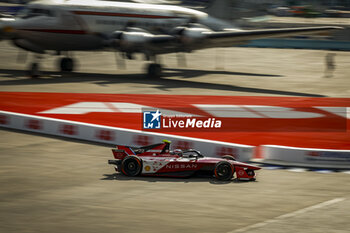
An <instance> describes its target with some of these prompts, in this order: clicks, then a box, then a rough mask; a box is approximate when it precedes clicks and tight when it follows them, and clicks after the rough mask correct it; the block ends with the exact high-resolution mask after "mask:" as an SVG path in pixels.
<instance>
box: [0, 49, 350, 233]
mask: <svg viewBox="0 0 350 233" xmlns="http://www.w3.org/2000/svg"><path fill="white" fill-rule="evenodd" d="M216 51H218V52H220V51H221V52H222V53H223V55H221V58H220V56H219V57H217V58H216V53H217V52H216ZM17 52H18V50H17V49H14V48H12V47H10V46H8V45H7V44H6V42H1V43H0V61H1V63H0V91H29V92H91V93H152V94H207V95H260V96H262V95H269V96H271V95H275V96H320V97H321V96H330V97H349V96H350V89H349V86H350V79H349V77H350V70H349V69H348V68H349V66H350V57H349V53H346V52H331V53H335V54H336V56H335V62H336V70H335V72H334V73H333V74H332V77H330V78H325V72H324V71H325V56H326V54H327V53H328V52H327V51H312V50H289V49H288V50H287V49H286V50H283V49H252V48H249V49H247V48H229V49H218V50H204V51H199V52H197V53H194V54H190V55H188V56H187V67H181V68H178V67H177V64H176V56H175V55H164V56H162V57H161V60H162V62H163V64H164V66H165V68H166V70H165V74H164V77H163V78H162V79H159V80H149V79H146V78H145V77H144V74H143V65H144V64H143V62H141V61H138V60H137V61H127V68H128V69H117V67H116V65H115V58H114V55H113V54H111V53H100V52H99V53H76V54H74V57H76V58H77V59H78V60H79V68H78V70H77V71H76V72H75V73H73V74H64V75H61V74H60V73H58V72H56V67H55V62H56V60H55V58H54V57H49V56H48V57H47V58H46V57H45V58H44V59H43V63H42V68H43V70H45V72H44V73H43V76H42V78H40V79H29V78H28V77H26V75H25V69H26V67H27V66H28V64H25V62H24V61H21V62H20V63H16V60H17ZM30 59H31V57H30V56H28V62H29V61H30ZM217 66H218V67H217ZM216 68H218V69H216ZM111 158H112V153H111V151H110V149H109V147H106V146H103V145H99V144H87V143H84V142H81V141H72V140H64V139H62V138H52V137H46V136H40V135H35V134H27V133H21V132H16V131H8V130H1V131H0V159H1V160H0V161H1V163H0V174H1V175H0V187H1V189H0V232H1V233H2V232H4V233H5V232H6V233H12V232H16V233H18V232H21V233H22V232H53V233H56V232H57V233H59V232H77V233H80V232H84V233H89V232H104V233H108V232H169V233H172V232H349V229H350V221H349V217H348V213H349V212H350V186H349V185H348V184H349V181H350V174H346V173H342V172H339V173H318V172H296V171H298V170H295V171H288V170H268V169H263V170H260V171H259V172H258V177H257V181H256V182H248V183H247V182H235V181H232V182H218V181H216V180H215V179H213V178H193V179H170V178H149V177H148V178H146V177H136V178H128V177H125V176H122V175H119V174H116V173H115V172H114V169H113V167H112V166H110V165H108V164H107V160H108V159H111Z"/></svg>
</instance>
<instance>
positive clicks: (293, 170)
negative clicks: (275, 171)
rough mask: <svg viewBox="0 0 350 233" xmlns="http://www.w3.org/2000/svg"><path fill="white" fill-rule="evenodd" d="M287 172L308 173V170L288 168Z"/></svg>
mask: <svg viewBox="0 0 350 233" xmlns="http://www.w3.org/2000/svg"><path fill="white" fill-rule="evenodd" d="M286 170H287V171H290V172H306V171H307V169H305V168H288V169H286Z"/></svg>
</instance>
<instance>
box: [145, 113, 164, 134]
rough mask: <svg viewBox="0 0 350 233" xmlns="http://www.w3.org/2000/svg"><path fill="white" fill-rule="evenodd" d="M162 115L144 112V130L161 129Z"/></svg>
mask: <svg viewBox="0 0 350 233" xmlns="http://www.w3.org/2000/svg"><path fill="white" fill-rule="evenodd" d="M161 119H162V113H161V112H160V111H159V110H157V111H145V112H143V128H144V129H160V128H161Z"/></svg>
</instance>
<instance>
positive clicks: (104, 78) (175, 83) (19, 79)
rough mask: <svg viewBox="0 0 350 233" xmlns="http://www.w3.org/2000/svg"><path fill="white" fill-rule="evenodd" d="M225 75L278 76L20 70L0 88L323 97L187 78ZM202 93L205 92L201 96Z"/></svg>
mask: <svg viewBox="0 0 350 233" xmlns="http://www.w3.org/2000/svg"><path fill="white" fill-rule="evenodd" d="M208 73H209V74H225V75H246V76H262V77H281V76H279V75H269V74H252V73H237V72H229V71H207V70H193V69H165V72H164V75H163V78H161V79H148V78H146V77H145V75H144V74H101V73H80V72H74V73H64V74H61V73H60V72H42V78H39V79H30V78H23V77H25V76H26V71H24V70H11V69H0V76H3V77H8V78H13V80H3V81H1V80H0V86H1V85H2V86H6V85H7V86H10V85H38V84H55V83H67V84H68V83H79V82H92V83H94V84H96V85H100V86H105V85H112V84H118V83H138V84H147V85H152V86H153V87H154V88H156V89H159V90H167V89H176V88H196V89H207V90H224V91H232V92H247V93H261V94H269V95H287V96H302V97H325V96H324V95H317V94H309V93H302V92H292V91H280V90H273V89H263V88H250V87H242V86H235V85H230V84H218V83H209V82H198V81H191V80H189V78H194V77H198V76H202V75H204V74H208ZM172 77H182V78H184V79H182V80H181V79H172ZM203 94H205V93H203Z"/></svg>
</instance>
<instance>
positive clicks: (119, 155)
mask: <svg viewBox="0 0 350 233" xmlns="http://www.w3.org/2000/svg"><path fill="white" fill-rule="evenodd" d="M112 152H113V156H114V158H115V159H124V158H125V157H126V156H128V155H134V154H135V153H133V152H132V150H130V148H128V149H127V150H125V149H119V148H116V149H112ZM128 152H129V153H128Z"/></svg>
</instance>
